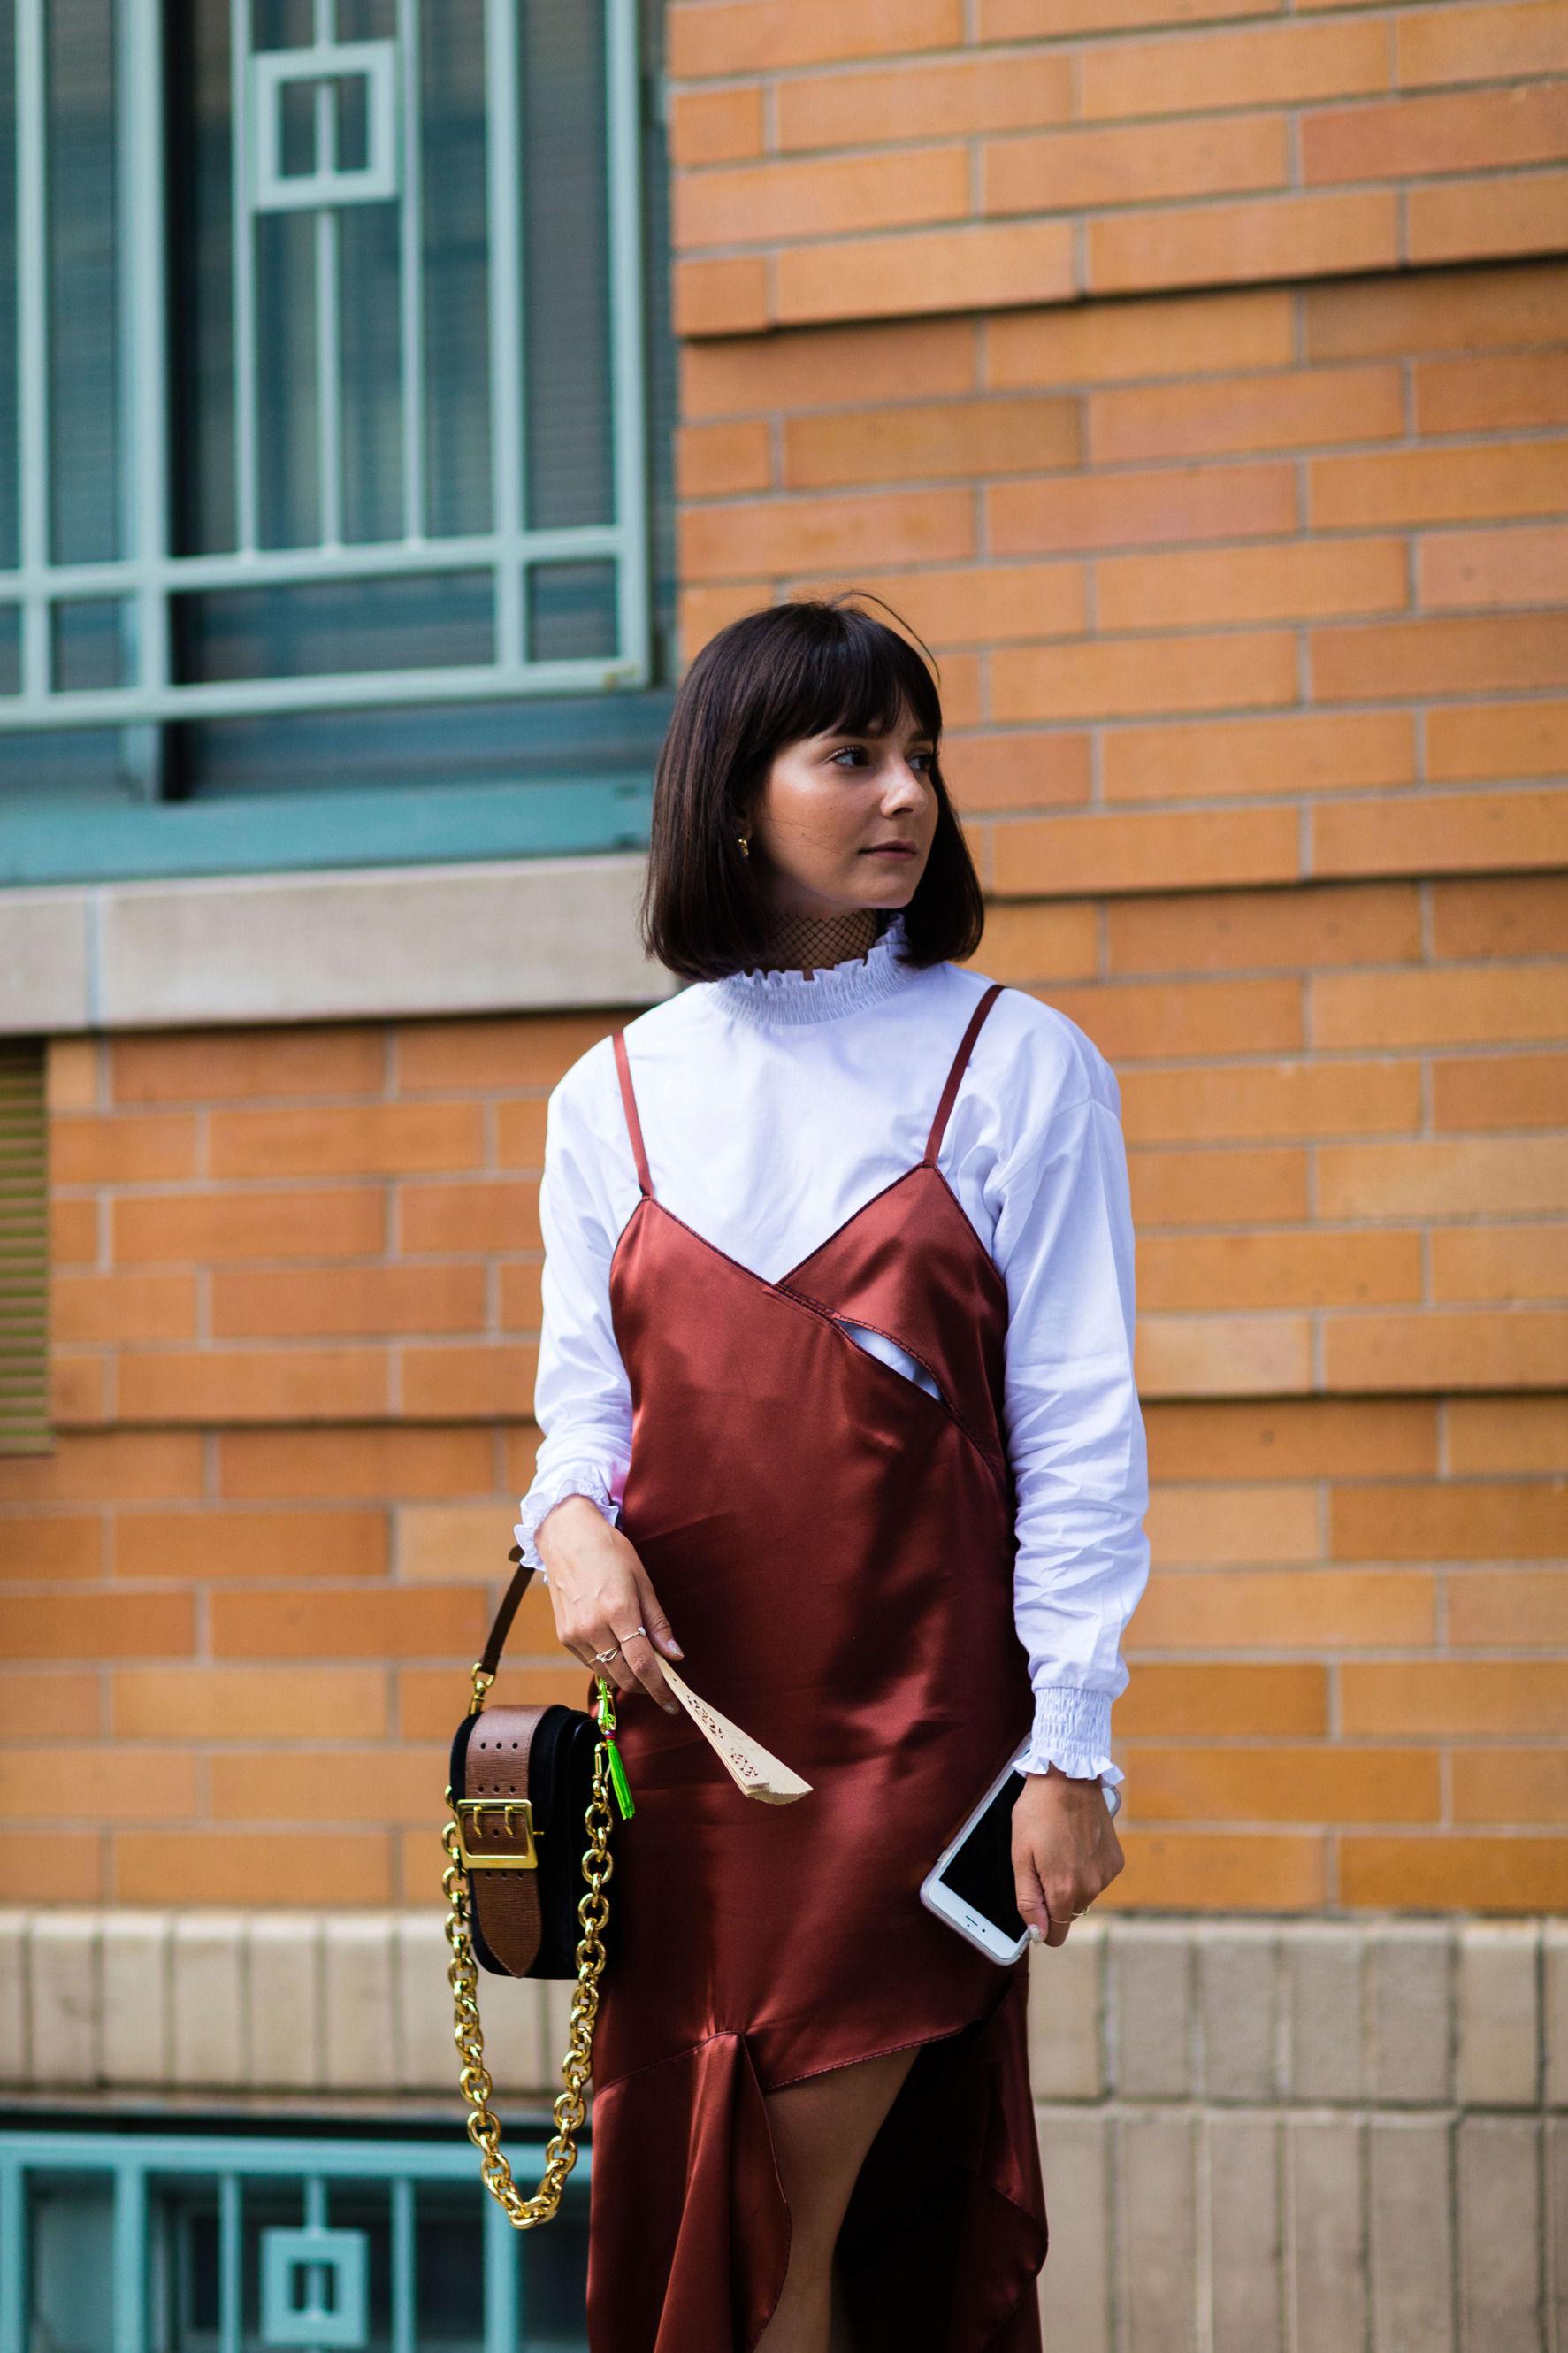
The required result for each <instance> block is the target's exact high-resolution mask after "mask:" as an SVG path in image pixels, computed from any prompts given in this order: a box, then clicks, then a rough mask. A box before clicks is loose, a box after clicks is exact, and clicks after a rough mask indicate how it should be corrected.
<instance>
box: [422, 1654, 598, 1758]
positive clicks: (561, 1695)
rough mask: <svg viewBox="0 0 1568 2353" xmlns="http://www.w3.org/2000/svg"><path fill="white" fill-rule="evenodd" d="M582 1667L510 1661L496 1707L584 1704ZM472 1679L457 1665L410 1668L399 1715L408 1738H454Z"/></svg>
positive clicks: (495, 1695) (492, 1697) (493, 1699)
mask: <svg viewBox="0 0 1568 2353" xmlns="http://www.w3.org/2000/svg"><path fill="white" fill-rule="evenodd" d="M585 1682H586V1678H585V1677H584V1672H583V1670H582V1668H581V1667H579V1666H576V1665H572V1666H531V1667H521V1666H515V1665H512V1666H504V1667H502V1669H501V1671H500V1675H499V1676H498V1678H497V1680H496V1685H495V1689H494V1690H493V1691H492V1692H491V1694H490V1704H491V1705H492V1706H496V1707H538V1706H540V1705H543V1706H547V1707H548V1706H550V1705H552V1704H553V1705H555V1706H558V1707H581V1706H582V1705H583V1704H584V1684H585ZM467 1706H468V1678H467V1675H466V1674H463V1673H459V1672H458V1670H457V1669H456V1668H454V1667H443V1668H438V1669H437V1668H429V1667H405V1668H404V1669H403V1671H402V1672H400V1674H399V1675H398V1678H397V1720H398V1725H399V1727H400V1729H401V1731H402V1734H403V1737H404V1738H405V1740H449V1739H450V1738H451V1736H452V1734H453V1732H454V1730H455V1729H456V1727H457V1725H458V1721H459V1720H460V1718H461V1716H462V1715H463V1712H464V1710H465V1709H466V1708H467Z"/></svg>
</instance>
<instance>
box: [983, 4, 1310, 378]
mask: <svg viewBox="0 0 1568 2353" xmlns="http://www.w3.org/2000/svg"><path fill="white" fill-rule="evenodd" d="M1160 5H1164V0H1160ZM1010 62H1011V61H1010ZM1294 357H1295V339H1294V319H1293V314H1292V311H1291V298H1290V297H1289V295H1288V294H1283V293H1278V292H1275V291H1274V290H1272V289H1267V288H1265V289H1258V290H1254V289H1250V288H1249V289H1247V290H1237V291H1232V292H1226V293H1224V294H1177V295H1163V296H1159V297H1156V298H1154V299H1152V300H1150V301H1132V302H1117V303H1110V304H1107V303H1102V302H1086V303H1081V304H1079V305H1076V306H1075V307H1073V308H1072V309H1070V310H1059V309H1058V310H1044V311H1016V312H1011V313H1008V314H1005V315H1004V316H1003V317H1001V318H997V319H991V320H988V321H987V322H986V328H985V372H986V380H987V382H988V383H989V384H991V385H993V386H994V388H995V389H996V390H998V391H1012V390H1016V389H1018V388H1019V387H1021V386H1023V385H1046V386H1047V387H1049V389H1050V390H1052V391H1057V390H1059V389H1060V388H1061V387H1062V386H1063V385H1070V384H1082V385H1102V384H1118V383H1125V382H1130V381H1136V380H1138V379H1139V378H1141V377H1168V376H1181V375H1214V374H1215V373H1216V372H1220V371H1224V370H1228V369H1233V368H1271V367H1287V366H1289V364H1290V363H1291V361H1292V360H1293V358H1294Z"/></svg>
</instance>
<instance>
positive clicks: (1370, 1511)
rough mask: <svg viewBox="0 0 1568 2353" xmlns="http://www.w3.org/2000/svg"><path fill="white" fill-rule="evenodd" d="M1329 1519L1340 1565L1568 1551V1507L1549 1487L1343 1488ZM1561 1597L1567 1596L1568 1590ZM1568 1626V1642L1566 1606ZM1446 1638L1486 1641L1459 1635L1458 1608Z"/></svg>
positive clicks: (1538, 1484)
mask: <svg viewBox="0 0 1568 2353" xmlns="http://www.w3.org/2000/svg"><path fill="white" fill-rule="evenodd" d="M1331 1526H1332V1535H1331V1550H1332V1553H1333V1556H1334V1558H1335V1559H1336V1560H1498V1559H1526V1560H1528V1559H1539V1558H1541V1557H1542V1556H1549V1555H1555V1554H1557V1553H1561V1552H1563V1551H1568V1505H1565V1504H1564V1499H1563V1496H1562V1495H1560V1494H1557V1493H1553V1491H1552V1485H1551V1483H1550V1482H1540V1481H1538V1482H1534V1483H1532V1484H1527V1485H1519V1486H1508V1485H1503V1484H1501V1483H1492V1482H1487V1483H1486V1484H1484V1485H1477V1486H1464V1485H1458V1484H1456V1483H1454V1482H1452V1481H1449V1480H1444V1481H1443V1482H1441V1483H1439V1484H1436V1485H1426V1486H1397V1487H1395V1486H1387V1487H1338V1488H1336V1489H1335V1490H1334V1492H1333V1494H1332V1497H1331ZM1494 1582H1495V1580H1493V1579H1490V1578H1489V1579H1487V1580H1486V1583H1487V1584H1488V1585H1489V1586H1490V1585H1492V1584H1493V1583H1494ZM1563 1589H1564V1593H1565V1594H1568V1582H1565V1583H1564V1588H1563ZM1563 1635H1564V1639H1565V1640H1568V1602H1565V1604H1564V1609H1563ZM1448 1638H1449V1640H1450V1641H1454V1642H1458V1643H1467V1642H1474V1641H1479V1639H1481V1638H1480V1637H1479V1636H1478V1635H1477V1634H1476V1633H1475V1632H1474V1631H1463V1630H1461V1627H1460V1623H1459V1621H1458V1620H1456V1618H1455V1617H1454V1615H1453V1609H1452V1604H1450V1614H1449V1620H1448ZM1519 1639H1521V1640H1529V1639H1531V1637H1529V1636H1527V1635H1522V1634H1521V1636H1520V1638H1519ZM1535 1639H1542V1638H1541V1637H1539V1636H1537V1637H1536V1638H1535Z"/></svg>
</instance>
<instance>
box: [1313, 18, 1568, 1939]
mask: <svg viewBox="0 0 1568 2353" xmlns="http://www.w3.org/2000/svg"><path fill="white" fill-rule="evenodd" d="M1476 13H1477V14H1478V15H1479V14H1481V13H1482V12H1481V11H1479V10H1478V11H1476ZM1340 1900H1341V1902H1342V1904H1348V1905H1352V1906H1360V1905H1367V1906H1369V1907H1372V1908H1374V1909H1380V1910H1381V1909H1384V1908H1387V1907H1390V1906H1393V1907H1403V1908H1408V1909H1412V1910H1415V1911H1418V1912H1442V1911H1451V1912H1560V1911H1562V1910H1563V1908H1564V1906H1565V1905H1568V1841H1563V1839H1560V1838H1559V1839H1530V1838H1509V1839H1499V1838H1454V1837H1451V1836H1449V1837H1441V1838H1422V1837H1420V1836H1419V1835H1415V1834H1413V1835H1411V1836H1409V1837H1406V1838H1370V1837H1363V1836H1352V1837H1347V1838H1344V1839H1342V1840H1341V1841H1340Z"/></svg>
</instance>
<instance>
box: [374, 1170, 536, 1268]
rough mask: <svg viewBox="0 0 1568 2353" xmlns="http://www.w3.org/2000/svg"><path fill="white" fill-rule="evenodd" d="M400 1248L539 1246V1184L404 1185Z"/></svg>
mask: <svg viewBox="0 0 1568 2353" xmlns="http://www.w3.org/2000/svg"><path fill="white" fill-rule="evenodd" d="M397 1223H398V1234H399V1239H400V1240H401V1242H402V1245H403V1248H404V1250H405V1252H407V1251H414V1250H470V1251H471V1250H538V1249H539V1247H540V1231H539V1187H538V1186H537V1185H534V1184H527V1183H522V1184H520V1183H519V1182H518V1180H517V1179H516V1177H511V1178H509V1179H508V1180H507V1181H506V1182H504V1183H502V1184H499V1185H497V1184H479V1185H405V1186H404V1187H402V1189H401V1191H400V1192H399V1194H398V1198H397Z"/></svg>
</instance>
